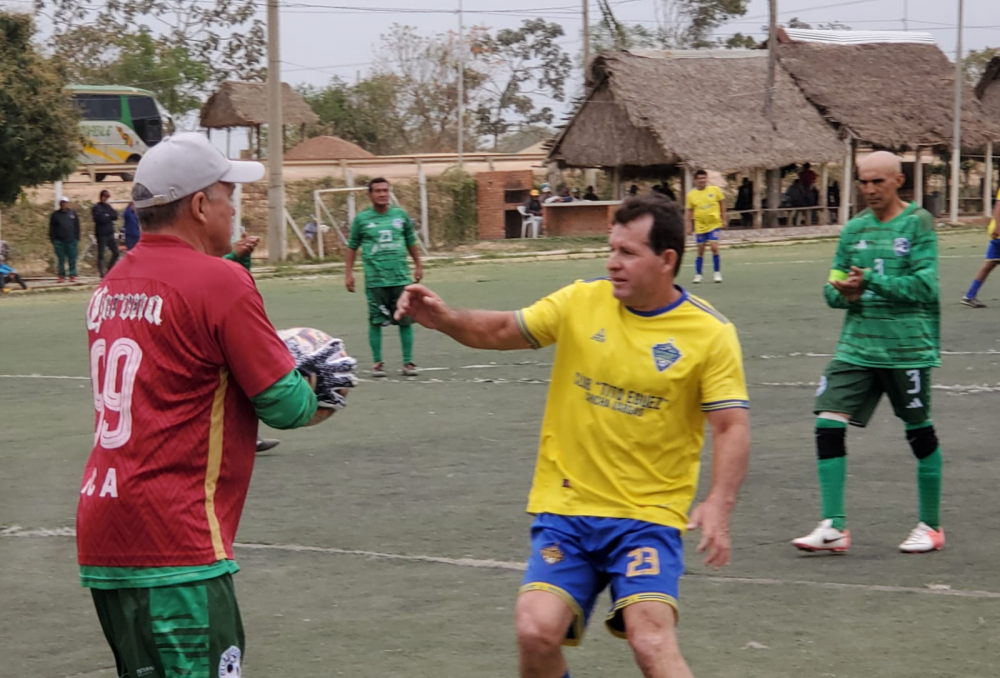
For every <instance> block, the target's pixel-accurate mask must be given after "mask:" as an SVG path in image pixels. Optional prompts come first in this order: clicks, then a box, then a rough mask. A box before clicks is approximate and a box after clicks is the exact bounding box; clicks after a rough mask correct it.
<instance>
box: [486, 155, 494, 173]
mask: <svg viewBox="0 0 1000 678" xmlns="http://www.w3.org/2000/svg"><path fill="white" fill-rule="evenodd" d="M486 163H487V164H488V165H489V168H490V171H491V172H492V171H493V156H492V155H490V156H487V157H486Z"/></svg>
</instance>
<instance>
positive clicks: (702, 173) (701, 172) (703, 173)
mask: <svg viewBox="0 0 1000 678" xmlns="http://www.w3.org/2000/svg"><path fill="white" fill-rule="evenodd" d="M707 176H708V172H706V171H705V170H698V171H697V172H695V173H694V177H695V179H697V178H698V177H707Z"/></svg>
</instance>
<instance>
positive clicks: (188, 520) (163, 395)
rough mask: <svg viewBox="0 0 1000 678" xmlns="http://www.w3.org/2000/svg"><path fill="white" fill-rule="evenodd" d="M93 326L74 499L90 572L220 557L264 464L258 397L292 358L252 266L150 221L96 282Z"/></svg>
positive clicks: (226, 554)
mask: <svg viewBox="0 0 1000 678" xmlns="http://www.w3.org/2000/svg"><path fill="white" fill-rule="evenodd" d="M87 330H88V335H89V340H90V369H91V381H92V384H93V394H94V405H95V433H94V449H93V451H92V453H91V455H90V458H89V460H88V461H87V466H86V470H85V471H84V475H83V483H82V488H81V490H80V502H79V506H78V508H77V518H76V529H77V551H78V558H79V563H80V565H81V571H85V570H87V569H88V568H89V570H90V571H91V573H93V572H98V569H97V568H180V570H174V571H173V572H178V571H181V572H183V571H185V569H186V568H194V567H197V566H214V567H216V568H217V569H218V568H219V566H221V565H222V561H228V560H231V559H232V557H233V552H232V544H233V539H234V537H235V535H236V529H237V527H238V526H239V520H240V514H241V512H242V510H243V503H244V501H245V499H246V494H247V488H248V486H249V484H250V474H251V471H252V469H253V461H254V455H255V449H256V435H257V416H256V414H255V412H254V408H253V405H252V403H251V401H250V398H251V397H254V396H256V395H258V394H260V393H261V392H263V391H265V390H266V389H267V388H269V387H270V386H271V385H273V384H274V383H275V382H277V381H278V380H279V379H281V378H282V377H283V376H285V375H286V374H288V373H289V372H290V371H291V370H293V369H294V368H295V361H294V360H293V359H292V356H291V354H290V353H289V352H288V349H287V348H286V347H285V344H284V343H283V342H282V341H281V340H280V339H279V338H278V335H277V333H276V332H275V330H274V327H273V326H272V325H271V323H270V321H268V319H267V316H266V314H265V313H264V305H263V301H262V300H261V297H260V294H259V293H258V291H257V288H256V286H255V285H254V282H253V279H252V278H251V277H250V274H249V273H248V272H247V271H246V270H245V269H244V268H243V267H241V266H240V265H238V264H236V263H234V262H231V261H226V260H223V259H218V258H214V257H209V256H207V255H204V254H201V253H199V252H197V251H195V250H194V249H193V248H191V247H190V246H189V245H187V244H186V243H184V242H183V241H181V240H179V239H177V238H174V237H171V236H161V235H155V234H147V235H144V236H143V238H142V242H141V243H140V244H139V245H138V246H137V247H136V248H135V249H134V250H132V252H130V253H129V256H128V257H126V258H125V259H124V260H123V261H122V262H120V263H119V264H118V265H117V266H115V268H114V269H113V270H112V271H111V272H110V273H109V274H108V276H107V277H106V278H105V279H104V281H103V282H102V284H101V286H100V287H99V288H98V289H97V291H96V292H95V293H94V295H93V297H92V298H91V300H90V305H89V307H88V309H87ZM223 569H226V570H228V571H231V569H232V568H231V567H230V566H226V567H225V568H223ZM164 572H165V573H167V574H169V571H167V570H164ZM112 574H113V573H112ZM84 580H85V583H86V581H87V577H86V576H85V577H84Z"/></svg>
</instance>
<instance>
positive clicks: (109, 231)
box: [90, 190, 118, 278]
mask: <svg viewBox="0 0 1000 678" xmlns="http://www.w3.org/2000/svg"><path fill="white" fill-rule="evenodd" d="M110 198H111V193H109V192H108V191H107V190H104V191H101V195H100V197H99V198H98V201H97V204H96V205H94V206H93V207H92V208H91V210H90V215H91V216H92V217H93V218H94V237H96V238H97V271H98V273H100V274H101V277H102V278H103V277H104V274H105V273H106V272H107V271H105V270H104V250H105V248H107V249H108V250H109V251H108V256H109V259H108V268H107V270H108V271H110V270H111V268H112V267H113V266H114V265H115V264H116V263H117V262H118V243H117V242H116V241H115V222H116V221H118V212H116V211H115V208H114V207H112V206H111V203H109V202H108V200H109V199H110Z"/></svg>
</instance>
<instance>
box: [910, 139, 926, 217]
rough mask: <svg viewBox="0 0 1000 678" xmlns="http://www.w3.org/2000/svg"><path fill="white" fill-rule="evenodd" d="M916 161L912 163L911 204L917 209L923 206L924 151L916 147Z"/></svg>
mask: <svg viewBox="0 0 1000 678" xmlns="http://www.w3.org/2000/svg"><path fill="white" fill-rule="evenodd" d="M915 154H916V158H917V159H916V160H915V161H914V163H913V202H915V203H917V207H923V206H924V149H922V148H920V147H919V146H917V150H916V152H915Z"/></svg>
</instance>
